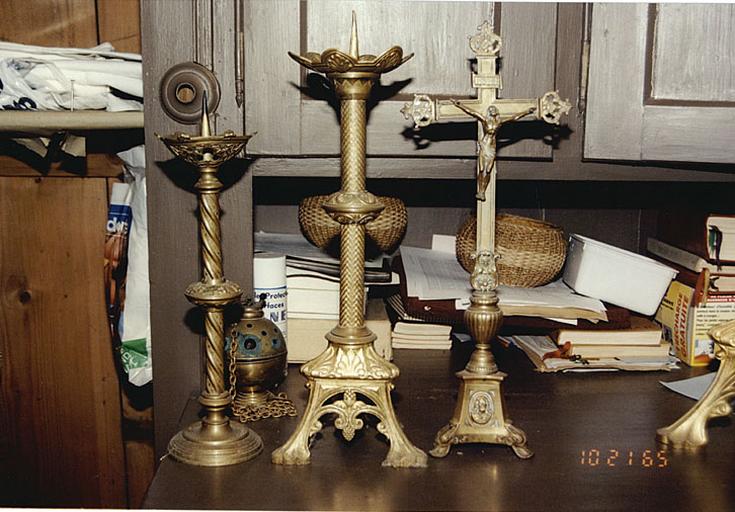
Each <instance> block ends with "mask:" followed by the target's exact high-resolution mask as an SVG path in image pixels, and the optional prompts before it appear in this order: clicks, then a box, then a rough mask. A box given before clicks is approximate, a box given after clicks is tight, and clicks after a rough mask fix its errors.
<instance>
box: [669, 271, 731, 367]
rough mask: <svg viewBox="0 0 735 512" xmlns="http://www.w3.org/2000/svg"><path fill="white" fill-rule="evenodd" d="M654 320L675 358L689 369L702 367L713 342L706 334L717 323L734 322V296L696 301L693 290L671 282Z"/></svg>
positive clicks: (706, 363)
mask: <svg viewBox="0 0 735 512" xmlns="http://www.w3.org/2000/svg"><path fill="white" fill-rule="evenodd" d="M656 320H657V321H658V322H659V323H660V324H661V325H662V327H663V336H664V339H667V340H669V341H671V343H672V345H673V346H674V352H675V354H676V357H678V358H679V359H680V360H681V361H682V362H683V363H685V364H687V365H689V366H706V365H708V364H709V362H710V360H711V359H712V358H713V357H714V356H713V343H714V340H713V339H712V338H711V337H710V336H709V334H707V333H708V331H709V330H710V329H711V328H712V327H714V326H716V325H718V324H721V323H724V322H728V321H730V320H735V295H732V294H723V295H715V294H709V295H708V296H706V297H701V298H696V297H695V289H694V288H692V287H691V286H688V285H686V284H684V283H681V282H679V281H672V283H671V285H670V286H669V289H668V290H667V292H666V294H665V295H664V298H663V300H662V301H661V305H660V306H659V308H658V311H657V312H656Z"/></svg>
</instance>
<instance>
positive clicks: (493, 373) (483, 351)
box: [401, 21, 571, 459]
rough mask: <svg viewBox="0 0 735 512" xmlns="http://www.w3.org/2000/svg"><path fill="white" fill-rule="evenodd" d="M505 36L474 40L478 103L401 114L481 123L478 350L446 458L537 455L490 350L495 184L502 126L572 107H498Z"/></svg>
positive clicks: (440, 451) (547, 101) (471, 313)
mask: <svg viewBox="0 0 735 512" xmlns="http://www.w3.org/2000/svg"><path fill="white" fill-rule="evenodd" d="M501 44H502V42H501V39H500V36H498V35H497V34H495V33H494V32H493V31H492V27H491V25H490V23H489V22H488V21H485V22H484V23H483V24H482V25H480V27H478V32H477V33H476V34H475V35H473V36H471V37H470V49H471V50H472V52H473V53H474V54H475V56H476V57H477V72H474V73H472V75H471V76H472V87H473V88H475V89H476V90H477V97H476V98H473V99H469V100H454V99H449V100H437V99H432V98H430V97H429V96H427V95H425V94H418V95H416V96H415V97H414V100H413V102H411V103H406V104H405V106H404V107H403V109H402V110H401V112H402V113H403V115H404V116H405V117H406V119H412V120H413V122H414V123H415V125H416V127H417V128H419V127H423V126H427V125H429V124H432V123H437V122H443V121H467V120H472V119H475V120H477V123H478V142H477V155H478V156H477V170H476V178H477V192H476V198H477V245H476V251H475V253H474V254H473V259H474V261H475V266H474V269H473V271H472V274H471V276H470V284H471V285H472V295H471V296H470V307H469V308H468V309H467V311H466V312H465V316H464V320H465V324H466V325H467V328H468V330H469V332H470V334H471V335H472V338H473V340H474V341H475V350H474V352H473V353H472V355H471V356H470V360H469V362H468V363H467V366H466V367H465V368H464V369H463V370H462V371H460V372H458V373H457V377H458V378H459V379H460V389H459V395H458V398H457V404H456V406H455V410H454V413H453V415H452V418H451V419H450V420H449V423H448V424H447V425H445V426H444V427H442V429H441V430H439V432H438V433H437V435H436V438H435V439H434V448H433V449H432V450H431V452H430V453H431V455H432V456H434V457H444V456H446V455H447V454H448V453H449V449H450V447H451V445H453V444H459V443H495V444H505V445H509V446H510V447H511V448H512V449H513V451H514V452H515V454H516V455H517V456H518V457H520V458H522V459H527V458H529V457H531V456H532V455H533V452H531V450H530V449H529V448H528V446H527V445H526V435H525V433H524V432H523V431H522V430H521V429H519V428H518V427H515V426H514V425H512V423H511V421H510V420H508V419H507V418H506V417H505V415H504V411H503V410H504V401H503V397H502V393H501V383H502V381H503V379H504V378H505V377H506V374H505V373H503V372H500V371H498V367H497V365H496V364H495V358H494V357H493V354H492V351H491V349H490V341H491V340H492V339H493V338H494V337H495V335H496V334H497V332H498V330H499V328H500V325H501V323H502V320H503V313H502V312H501V311H500V308H499V307H498V295H497V291H496V289H497V286H498V270H497V265H496V260H497V259H498V258H499V257H500V256H499V255H497V254H496V253H495V181H496V175H497V162H496V151H497V135H498V131H499V130H500V128H501V126H502V125H503V124H505V123H510V122H514V121H519V120H522V119H542V120H544V121H546V122H547V123H551V124H559V121H560V119H561V116H562V115H564V114H566V113H567V112H569V109H570V108H571V105H570V104H569V102H568V101H565V100H562V99H561V98H560V97H559V94H558V93H557V92H556V91H550V92H547V93H546V94H544V95H543V96H541V97H540V98H532V99H505V98H503V99H501V98H498V91H499V90H500V89H502V81H501V77H500V74H499V73H498V71H497V62H496V60H497V58H498V54H499V52H500V47H501Z"/></svg>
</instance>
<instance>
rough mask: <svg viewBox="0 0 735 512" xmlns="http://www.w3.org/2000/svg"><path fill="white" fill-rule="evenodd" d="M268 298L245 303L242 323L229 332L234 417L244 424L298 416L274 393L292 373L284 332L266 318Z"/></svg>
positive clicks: (231, 328) (279, 395)
mask: <svg viewBox="0 0 735 512" xmlns="http://www.w3.org/2000/svg"><path fill="white" fill-rule="evenodd" d="M264 305H265V294H263V295H261V296H260V300H259V301H258V302H254V301H253V300H252V299H248V300H246V301H244V302H243V304H242V306H243V312H242V317H241V318H240V321H239V322H238V323H236V324H235V325H232V326H231V327H230V328H229V329H228V336H227V337H226V338H225V341H226V343H225V347H226V350H227V353H228V356H229V361H230V363H229V372H230V396H231V397H232V413H233V415H234V416H236V417H237V418H239V419H240V421H242V422H243V423H244V422H247V421H257V420H259V419H263V418H280V417H282V416H296V408H295V407H294V405H293V402H291V400H289V399H288V397H287V396H286V393H283V392H281V393H278V394H276V393H273V392H272V391H271V390H272V389H274V388H276V387H277V386H278V385H279V384H280V383H281V382H283V379H285V378H286V375H287V373H288V362H287V356H288V351H287V347H286V340H285V339H284V337H283V333H282V332H281V329H280V328H279V327H278V326H277V325H276V324H275V323H274V322H272V321H271V320H269V319H267V318H265V316H264V314H263V307H264Z"/></svg>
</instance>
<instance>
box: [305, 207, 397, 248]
mask: <svg viewBox="0 0 735 512" xmlns="http://www.w3.org/2000/svg"><path fill="white" fill-rule="evenodd" d="M328 197H329V196H313V197H307V198H306V199H304V200H303V201H301V203H299V224H300V226H301V231H302V232H303V233H304V236H305V237H306V239H307V240H309V241H310V242H311V243H312V244H314V245H316V246H317V247H321V248H326V247H327V246H328V245H329V244H330V242H331V241H332V240H333V239H334V238H335V237H336V236H337V235H339V232H340V228H341V226H340V224H339V223H338V222H337V221H336V220H334V219H333V218H332V217H330V216H329V214H328V213H327V212H326V211H324V208H322V205H323V204H324V202H325V201H326V200H327V198H328ZM378 201H380V202H381V203H382V204H383V205H384V206H385V208H384V209H383V211H381V212H380V214H379V215H378V216H377V217H376V218H375V219H374V220H372V221H370V222H368V224H367V225H366V226H365V231H366V233H367V235H368V236H369V237H370V239H371V240H372V241H373V242H375V245H376V246H377V247H378V249H380V250H381V251H383V252H390V251H391V250H393V249H394V248H395V246H396V244H398V242H400V241H401V239H402V238H403V234H404V233H405V232H406V224H407V221H408V214H407V213H406V206H405V205H404V204H403V201H401V200H400V199H397V198H395V197H378Z"/></svg>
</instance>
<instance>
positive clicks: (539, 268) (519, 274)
mask: <svg viewBox="0 0 735 512" xmlns="http://www.w3.org/2000/svg"><path fill="white" fill-rule="evenodd" d="M476 230H477V220H476V219H475V218H474V217H471V218H469V219H467V221H466V222H465V223H464V225H463V226H462V227H461V228H460V230H459V233H457V243H456V250H457V259H458V260H459V263H460V265H462V268H464V269H465V270H466V271H467V272H472V269H473V267H474V262H473V260H472V257H471V255H472V253H473V252H474V251H475V250H476V238H475V237H476ZM495 246H496V249H497V252H498V254H499V255H500V259H499V260H498V278H499V282H500V284H504V285H508V286H520V287H524V288H532V287H534V286H541V285H544V284H547V283H549V282H551V281H552V280H553V279H554V277H556V275H557V274H558V273H559V271H560V270H561V269H562V267H563V266H564V258H565V257H566V252H567V244H566V240H565V239H564V233H563V232H562V230H561V228H559V227H557V226H554V225H553V224H549V223H548V222H544V221H540V220H535V219H529V218H526V217H518V216H516V215H507V214H499V215H498V216H497V217H496V222H495Z"/></svg>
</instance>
